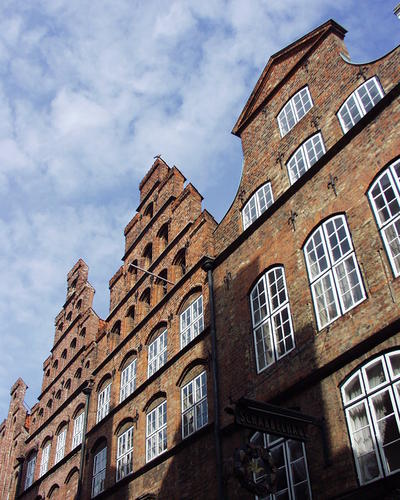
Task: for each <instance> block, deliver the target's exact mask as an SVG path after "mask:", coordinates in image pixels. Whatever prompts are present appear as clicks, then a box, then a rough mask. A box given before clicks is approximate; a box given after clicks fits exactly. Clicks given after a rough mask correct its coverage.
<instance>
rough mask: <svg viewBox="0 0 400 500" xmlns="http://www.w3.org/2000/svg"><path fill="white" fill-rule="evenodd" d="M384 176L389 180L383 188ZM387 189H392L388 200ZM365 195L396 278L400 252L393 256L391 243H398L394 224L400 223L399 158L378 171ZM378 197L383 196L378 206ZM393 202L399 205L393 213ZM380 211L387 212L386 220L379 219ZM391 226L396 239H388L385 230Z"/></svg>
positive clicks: (399, 235)
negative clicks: (376, 192)
mask: <svg viewBox="0 0 400 500" xmlns="http://www.w3.org/2000/svg"><path fill="white" fill-rule="evenodd" d="M396 168H399V173H397V172H396ZM385 176H387V178H388V180H389V187H388V188H386V189H385V190H383V189H382V187H383V186H382V185H381V184H380V183H381V181H382V180H383V178H384V177H385ZM376 188H378V189H379V194H378V196H376V197H375V198H374V195H373V191H374V190H375V189H376ZM389 189H391V190H392V193H393V195H394V197H393V198H392V200H390V201H389V202H388V199H387V196H386V195H387V194H388V191H389ZM367 195H368V199H369V202H370V205H371V210H372V213H373V214H374V217H375V221H376V225H377V226H378V230H379V234H380V237H381V239H382V242H383V244H384V247H385V251H386V255H387V257H388V260H389V263H390V267H391V269H392V272H393V275H394V277H395V278H397V277H398V276H400V252H399V253H398V254H397V255H395V256H394V255H393V253H392V249H393V247H392V248H391V245H392V244H393V241H397V243H398V245H400V232H399V231H397V229H396V224H397V225H400V159H397V160H394V161H392V162H391V163H390V164H389V165H388V166H387V167H386V168H385V169H383V170H382V171H381V172H380V174H379V175H378V176H377V178H376V179H375V180H374V181H373V183H372V184H371V186H370V187H369V189H368V193H367ZM378 197H380V198H384V205H383V207H380V208H379V207H378V205H377V203H376V201H375V200H376V199H377V198H378ZM393 202H395V203H396V204H397V206H398V207H399V208H398V211H397V212H396V213H394V214H393V207H392V206H391V205H392V204H393ZM380 211H385V212H386V213H387V215H388V217H387V219H386V220H384V221H381V218H380V215H379V212H380ZM391 228H393V230H394V232H395V233H397V238H396V240H395V239H392V240H391V241H389V240H388V237H387V234H386V231H387V230H389V229H391ZM399 230H400V227H399ZM396 257H397V258H398V260H399V262H398V265H396V260H395V259H396Z"/></svg>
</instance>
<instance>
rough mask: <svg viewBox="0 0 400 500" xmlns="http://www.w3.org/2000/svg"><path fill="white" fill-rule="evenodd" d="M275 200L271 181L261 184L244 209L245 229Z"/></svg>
mask: <svg viewBox="0 0 400 500" xmlns="http://www.w3.org/2000/svg"><path fill="white" fill-rule="evenodd" d="M273 202H274V197H273V196H272V189H271V183H270V182H267V183H266V184H264V185H263V186H261V187H260V188H259V189H257V191H256V192H255V193H254V194H253V196H252V197H251V198H250V199H249V201H248V202H247V203H246V205H245V206H244V208H243V210H242V219H243V229H247V228H248V227H249V226H250V225H251V224H253V222H254V221H255V220H256V219H258V217H260V215H261V214H262V213H263V212H265V211H266V210H267V208H268V207H270V206H271V205H272V203H273Z"/></svg>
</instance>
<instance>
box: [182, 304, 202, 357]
mask: <svg viewBox="0 0 400 500" xmlns="http://www.w3.org/2000/svg"><path fill="white" fill-rule="evenodd" d="M203 328H204V321H203V296H202V295H200V297H198V298H197V299H196V300H194V301H193V302H192V303H191V304H190V305H189V306H188V307H187V308H186V309H185V310H184V311H183V313H182V314H181V316H180V331H181V349H183V348H184V347H185V346H186V345H187V344H189V342H191V341H192V340H193V339H194V338H195V337H197V335H199V333H201V332H202V331H203Z"/></svg>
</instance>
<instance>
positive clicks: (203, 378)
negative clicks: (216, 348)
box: [181, 370, 208, 439]
mask: <svg viewBox="0 0 400 500" xmlns="http://www.w3.org/2000/svg"><path fill="white" fill-rule="evenodd" d="M197 381H199V383H200V386H199V388H200V396H199V394H198V392H199V391H198V389H199V388H198V387H197ZM185 392H186V394H187V395H185ZM190 395H191V398H190ZM185 399H187V400H189V404H188V406H186V405H185ZM190 399H192V402H191V403H190ZM181 412H182V416H181V421H182V439H186V438H187V437H189V436H191V435H192V434H194V433H195V432H197V431H198V430H200V429H201V428H202V427H204V426H205V425H207V424H208V399H207V373H206V371H205V370H204V371H202V372H201V373H200V374H199V375H197V376H196V377H194V379H192V380H191V381H190V382H188V383H187V384H185V385H184V386H183V387H182V389H181ZM190 413H193V417H192V418H193V423H192V425H193V428H192V430H191V431H188V432H185V428H189V427H190V425H187V426H185V418H186V416H187V415H188V414H190ZM199 413H200V419H201V422H200V423H199V422H198V417H199Z"/></svg>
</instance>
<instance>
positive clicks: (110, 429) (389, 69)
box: [0, 21, 400, 500]
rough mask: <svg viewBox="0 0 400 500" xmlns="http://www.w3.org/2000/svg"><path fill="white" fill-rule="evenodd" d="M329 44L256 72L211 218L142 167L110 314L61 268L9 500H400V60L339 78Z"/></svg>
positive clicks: (80, 278)
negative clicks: (217, 210) (234, 174)
mask: <svg viewBox="0 0 400 500" xmlns="http://www.w3.org/2000/svg"><path fill="white" fill-rule="evenodd" d="M344 36H345V30H344V29H343V28H342V27H341V26H339V25H338V24H337V23H335V22H334V21H328V22H327V23H325V24H323V25H322V26H320V27H318V28H317V29H315V30H314V31H312V32H311V33H309V34H307V35H306V36H304V37H303V38H301V39H300V40H298V41H296V42H295V43H293V44H291V45H290V46H288V47H286V48H285V49H283V50H281V51H280V52H278V53H277V54H275V55H274V56H272V57H271V58H270V60H269V62H268V64H267V66H266V67H265V69H264V71H263V73H262V75H261V77H260V79H259V81H258V83H257V85H256V87H255V89H254V91H253V92H252V94H251V96H250V98H249V100H248V102H247V104H246V106H245V108H244V110H243V112H242V114H241V115H240V117H239V119H238V121H237V123H236V125H235V127H234V129H233V133H234V134H235V135H237V136H238V137H240V139H241V141H242V147H243V155H244V164H243V172H242V176H241V181H240V186H239V189H238V192H237V194H236V196H235V198H234V200H233V203H232V205H231V207H230V209H229V210H228V212H227V214H226V215H225V217H224V218H223V220H222V221H221V223H220V224H218V225H217V223H216V222H215V220H214V219H213V218H212V216H211V215H210V214H209V213H208V212H207V211H205V210H202V207H201V204H202V197H201V195H200V194H199V193H198V191H197V190H196V189H195V188H194V187H193V186H192V185H191V184H190V183H189V184H185V178H184V176H183V175H182V173H181V172H180V171H179V170H178V169H177V168H176V167H173V168H170V167H169V166H168V165H166V164H165V162H164V161H163V160H161V159H160V158H157V159H156V161H155V163H154V164H153V166H152V167H151V169H150V170H149V172H148V173H147V175H146V176H145V177H144V179H143V180H142V182H141V184H140V186H139V188H140V204H139V207H138V209H137V214H136V215H135V217H134V218H133V219H132V220H131V221H130V222H129V224H128V225H127V226H126V228H125V232H124V234H125V241H126V244H125V255H124V256H123V259H122V260H123V265H122V266H121V268H120V269H119V270H118V271H117V273H116V274H115V275H114V276H113V277H112V279H111V280H110V312H109V315H108V317H107V318H106V319H105V320H102V319H100V318H99V317H98V316H97V315H96V313H95V312H94V311H93V309H92V300H93V294H94V290H93V288H92V287H91V285H90V283H89V282H88V268H87V266H86V264H85V263H84V262H83V261H82V260H80V261H78V262H77V264H76V265H75V266H74V267H73V269H72V270H71V271H70V272H69V274H68V278H67V283H68V287H67V298H66V302H65V304H64V306H63V308H62V310H61V312H60V313H59V315H58V316H57V317H56V321H55V335H54V345H53V349H52V351H51V356H50V357H49V358H48V359H47V360H46V361H45V363H44V365H43V385H42V392H41V395H40V396H39V402H38V403H37V404H36V405H35V407H34V408H33V409H32V411H31V413H30V414H29V415H27V414H26V411H25V410H24V408H23V397H24V394H25V390H26V385H25V384H24V383H23V381H21V380H19V381H17V382H16V384H15V385H14V386H13V389H12V391H11V395H12V400H11V405H10V411H9V415H8V417H7V419H6V420H5V421H4V423H3V424H2V425H1V427H0V440H2V441H0V446H1V448H0V450H1V452H0V453H1V454H0V460H1V462H0V463H1V475H0V488H1V490H0V491H1V494H2V495H3V496H2V498H7V494H8V495H10V496H9V498H13V497H14V496H15V497H18V498H21V499H32V500H35V499H36V500H37V499H44V498H53V499H54V498H62V497H63V498H67V499H69V498H71V499H73V498H85V499H86V498H90V497H93V496H96V498H112V499H124V498H132V499H141V500H144V499H152V498H154V499H155V498H160V499H198V498H199V499H200V498H227V499H235V498H238V499H247V498H248V499H251V498H255V496H254V495H255V493H256V494H258V498H264V497H266V495H267V493H266V491H267V487H269V488H270V489H271V488H272V489H273V491H274V492H275V496H273V498H289V499H295V498H297V499H303V498H311V497H312V498H314V499H316V498H320V499H328V498H332V499H333V498H346V499H350V498H353V499H357V498H360V497H361V496H363V497H364V498H371V499H372V498H387V499H390V498H397V497H398V496H399V491H400V334H399V329H400V318H399V312H400V311H399V307H398V302H399V300H400V285H399V280H398V276H399V275H400V222H399V220H400V136H399V133H398V131H397V127H396V125H397V123H399V121H400V98H399V94H400V83H399V75H400V48H396V49H394V50H393V51H392V52H390V53H389V54H387V55H386V56H384V57H382V58H380V59H378V60H376V61H374V62H371V63H368V64H354V63H352V62H351V61H350V58H349V55H348V53H347V50H346V47H345V45H344V41H343V40H344ZM15 417H16V418H15ZM273 430H275V433H274V432H272V431H273ZM268 431H269V432H268ZM296 436H297V437H296ZM3 443H5V445H4V444H3ZM11 446H13V447H14V450H11ZM6 447H7V453H8V452H9V450H11V451H10V453H9V455H7V453H5V449H6ZM267 497H268V498H269V495H267Z"/></svg>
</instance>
